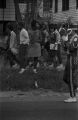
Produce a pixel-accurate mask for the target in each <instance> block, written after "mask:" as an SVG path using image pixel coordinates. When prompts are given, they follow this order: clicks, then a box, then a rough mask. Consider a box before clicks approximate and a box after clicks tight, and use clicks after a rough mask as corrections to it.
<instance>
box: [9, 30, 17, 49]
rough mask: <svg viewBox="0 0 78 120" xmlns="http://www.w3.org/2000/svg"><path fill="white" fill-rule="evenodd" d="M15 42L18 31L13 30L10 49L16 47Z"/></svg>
mask: <svg viewBox="0 0 78 120" xmlns="http://www.w3.org/2000/svg"><path fill="white" fill-rule="evenodd" d="M15 43H16V33H15V32H14V31H11V35H10V49H12V48H14V47H15Z"/></svg>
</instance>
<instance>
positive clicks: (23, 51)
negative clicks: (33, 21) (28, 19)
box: [19, 22, 29, 74]
mask: <svg viewBox="0 0 78 120" xmlns="http://www.w3.org/2000/svg"><path fill="white" fill-rule="evenodd" d="M19 29H20V33H19V37H20V47H19V59H20V68H21V70H20V72H19V73H20V74H21V73H23V72H24V71H25V68H26V66H27V57H28V45H29V35H28V32H27V30H26V29H25V28H24V24H23V23H22V22H20V23H19Z"/></svg>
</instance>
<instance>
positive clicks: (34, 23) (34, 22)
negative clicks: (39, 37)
mask: <svg viewBox="0 0 78 120" xmlns="http://www.w3.org/2000/svg"><path fill="white" fill-rule="evenodd" d="M31 28H32V30H36V29H37V28H36V20H32V22H31Z"/></svg>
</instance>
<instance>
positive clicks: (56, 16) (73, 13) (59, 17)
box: [53, 0, 78, 23]
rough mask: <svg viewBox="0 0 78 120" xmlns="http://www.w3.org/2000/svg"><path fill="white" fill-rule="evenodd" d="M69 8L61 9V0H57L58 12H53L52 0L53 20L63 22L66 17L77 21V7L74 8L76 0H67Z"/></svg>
mask: <svg viewBox="0 0 78 120" xmlns="http://www.w3.org/2000/svg"><path fill="white" fill-rule="evenodd" d="M69 1H70V2H69V10H67V11H62V0H58V12H57V13H55V0H53V21H54V22H64V21H66V20H67V18H68V17H71V18H72V22H77V23H78V9H76V0H69Z"/></svg>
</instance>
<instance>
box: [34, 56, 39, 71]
mask: <svg viewBox="0 0 78 120" xmlns="http://www.w3.org/2000/svg"><path fill="white" fill-rule="evenodd" d="M37 63H38V57H34V69H36V68H37Z"/></svg>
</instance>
